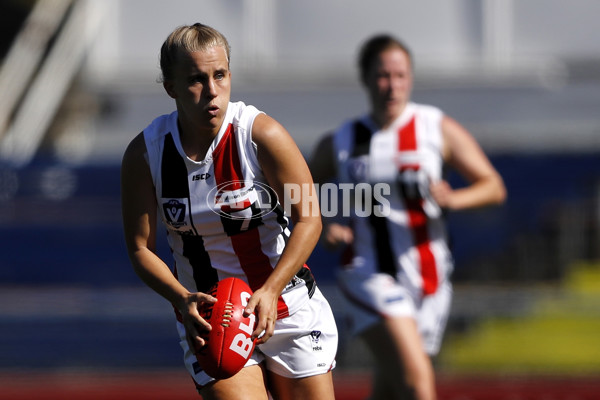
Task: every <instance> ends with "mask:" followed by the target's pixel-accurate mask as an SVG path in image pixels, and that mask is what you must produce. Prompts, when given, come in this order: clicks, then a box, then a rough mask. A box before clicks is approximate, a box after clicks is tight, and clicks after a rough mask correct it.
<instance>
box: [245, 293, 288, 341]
mask: <svg viewBox="0 0 600 400" xmlns="http://www.w3.org/2000/svg"><path fill="white" fill-rule="evenodd" d="M279 294H280V293H271V292H269V291H268V290H267V289H265V288H264V287H262V288H260V289H258V290H256V291H255V292H254V294H252V296H251V297H250V299H249V300H248V305H247V306H246V308H245V309H244V317H247V316H249V315H250V314H252V313H253V312H254V313H256V317H257V318H258V322H257V323H256V328H255V329H254V331H253V332H252V340H254V339H258V341H257V342H256V344H262V343H265V342H266V341H267V340H269V338H270V337H271V336H273V331H274V330H275V321H276V320H277V299H278V298H279Z"/></svg>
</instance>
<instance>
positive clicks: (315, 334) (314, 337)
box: [310, 331, 323, 351]
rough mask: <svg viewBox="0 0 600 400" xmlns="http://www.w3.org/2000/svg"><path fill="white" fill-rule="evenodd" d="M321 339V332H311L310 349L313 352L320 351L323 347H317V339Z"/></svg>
mask: <svg viewBox="0 0 600 400" xmlns="http://www.w3.org/2000/svg"><path fill="white" fill-rule="evenodd" d="M320 338H321V331H312V332H311V333H310V339H311V340H312V342H313V345H312V349H313V351H322V350H323V346H319V345H318V343H319V339H320Z"/></svg>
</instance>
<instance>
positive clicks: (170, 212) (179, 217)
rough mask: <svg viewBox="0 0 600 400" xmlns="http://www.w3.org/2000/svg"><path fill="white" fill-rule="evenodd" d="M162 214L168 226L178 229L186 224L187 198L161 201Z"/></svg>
mask: <svg viewBox="0 0 600 400" xmlns="http://www.w3.org/2000/svg"><path fill="white" fill-rule="evenodd" d="M162 207H163V214H164V216H165V221H166V223H167V224H168V225H169V226H172V227H173V228H175V229H179V228H181V227H182V226H184V225H186V219H187V218H186V215H187V210H188V206H187V199H170V200H169V201H167V202H166V203H163V205H162Z"/></svg>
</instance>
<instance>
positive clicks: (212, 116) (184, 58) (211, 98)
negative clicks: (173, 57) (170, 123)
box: [165, 46, 231, 132]
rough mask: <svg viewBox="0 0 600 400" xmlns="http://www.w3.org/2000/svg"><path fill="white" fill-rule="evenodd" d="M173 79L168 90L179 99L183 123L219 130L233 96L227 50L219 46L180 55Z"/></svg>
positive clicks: (167, 84) (167, 85) (166, 87)
mask: <svg viewBox="0 0 600 400" xmlns="http://www.w3.org/2000/svg"><path fill="white" fill-rule="evenodd" d="M173 77H174V78H173V79H172V80H170V81H167V82H165V89H166V90H167V93H168V94H169V95H170V96H171V97H172V98H174V99H175V102H176V104H177V110H178V111H179V118H180V120H181V122H182V123H183V124H184V125H186V126H187V125H188V124H190V125H192V126H194V127H196V128H198V129H200V130H205V129H208V130H210V131H211V132H216V131H218V130H219V128H220V127H221V124H222V122H223V119H224V118H225V112H226V111H227V105H228V104H229V99H230V97H231V72H230V71H229V65H228V62H227V53H226V52H225V49H224V48H223V47H221V46H215V47H211V48H209V49H207V50H206V51H194V52H185V51H182V52H180V53H179V55H178V58H177V63H176V64H175V66H174V68H173Z"/></svg>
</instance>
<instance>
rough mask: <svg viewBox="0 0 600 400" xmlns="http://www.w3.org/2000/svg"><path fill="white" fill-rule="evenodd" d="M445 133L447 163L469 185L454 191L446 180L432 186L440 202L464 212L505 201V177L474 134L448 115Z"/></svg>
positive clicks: (444, 128) (444, 148)
mask: <svg viewBox="0 0 600 400" xmlns="http://www.w3.org/2000/svg"><path fill="white" fill-rule="evenodd" d="M442 134H443V139H444V146H443V157H444V161H445V162H446V163H447V164H448V165H450V166H451V167H453V168H455V169H456V170H457V171H458V172H459V173H460V174H461V175H462V176H463V177H464V178H465V179H466V180H467V181H468V182H469V185H468V186H466V187H464V188H459V189H452V188H451V187H450V185H449V184H448V183H447V182H445V181H440V182H434V183H432V184H431V187H430V190H431V194H432V196H433V198H434V199H435V200H436V201H437V203H438V204H439V205H440V206H441V207H444V208H448V209H451V210H462V209H467V208H476V207H482V206H486V205H493V204H500V203H502V202H504V200H505V199H506V188H505V186H504V182H503V180H502V177H501V176H500V174H498V172H497V171H496V169H495V168H494V167H493V165H492V164H491V162H490V161H489V159H488V158H487V156H486V155H485V153H484V152H483V150H482V149H481V147H480V146H479V144H478V143H477V142H476V141H475V139H474V138H473V137H472V136H471V134H470V133H469V132H468V131H467V130H466V129H465V128H464V127H463V126H462V125H460V124H459V123H458V122H456V121H455V120H453V119H452V118H450V117H447V116H445V117H444V118H443V120H442Z"/></svg>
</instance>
